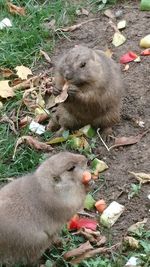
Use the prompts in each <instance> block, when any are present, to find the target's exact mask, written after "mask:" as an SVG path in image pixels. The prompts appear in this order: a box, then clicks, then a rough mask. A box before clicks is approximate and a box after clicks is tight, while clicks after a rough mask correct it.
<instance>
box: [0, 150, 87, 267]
mask: <svg viewBox="0 0 150 267" xmlns="http://www.w3.org/2000/svg"><path fill="white" fill-rule="evenodd" d="M86 168H87V160H86V158H85V157H84V156H82V155H77V154H73V153H70V152H60V153H58V154H56V155H53V156H52V157H50V158H49V159H47V160H46V161H44V162H43V163H42V164H41V165H40V166H39V167H38V168H37V170H36V171H35V172H33V173H32V174H27V175H25V176H23V177H20V178H18V179H16V180H15V181H13V182H11V183H9V184H8V185H6V186H4V187H3V188H2V189H1V190H0V263H5V264H9V263H10V266H12V265H13V264H17V263H23V264H32V263H35V262H36V261H37V260H38V258H40V256H41V255H42V253H43V252H44V251H45V250H46V249H47V248H48V247H49V246H50V245H51V243H52V241H53V238H54V236H55V235H56V233H58V232H59V230H60V229H61V227H62V225H63V224H64V223H66V222H67V221H68V220H69V219H70V218H71V217H72V216H73V215H74V214H75V213H76V212H77V211H78V210H79V209H80V208H82V205H83V201H84V198H85V194H86V190H85V187H84V185H83V184H82V175H83V172H84V170H85V169H86Z"/></svg>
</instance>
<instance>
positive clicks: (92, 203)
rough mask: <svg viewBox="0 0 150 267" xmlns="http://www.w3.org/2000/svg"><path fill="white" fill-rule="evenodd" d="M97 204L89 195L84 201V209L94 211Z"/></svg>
mask: <svg viewBox="0 0 150 267" xmlns="http://www.w3.org/2000/svg"><path fill="white" fill-rule="evenodd" d="M95 203H96V201H95V199H94V198H93V197H92V196H91V195H90V194H87V195H86V198H85V200H84V209H87V210H92V209H93V208H94V206H95Z"/></svg>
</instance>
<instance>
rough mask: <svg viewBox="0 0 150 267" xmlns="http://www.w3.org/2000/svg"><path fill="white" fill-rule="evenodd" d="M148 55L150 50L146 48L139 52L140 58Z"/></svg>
mask: <svg viewBox="0 0 150 267" xmlns="http://www.w3.org/2000/svg"><path fill="white" fill-rule="evenodd" d="M149 55H150V48H147V49H145V50H144V51H142V52H141V56H149Z"/></svg>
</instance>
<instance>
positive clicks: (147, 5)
mask: <svg viewBox="0 0 150 267" xmlns="http://www.w3.org/2000/svg"><path fill="white" fill-rule="evenodd" d="M140 10H142V11H150V1H149V0H141V4H140Z"/></svg>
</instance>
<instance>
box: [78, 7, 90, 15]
mask: <svg viewBox="0 0 150 267" xmlns="http://www.w3.org/2000/svg"><path fill="white" fill-rule="evenodd" d="M76 14H77V15H78V16H81V15H85V16H88V15H89V11H88V10H86V9H85V8H83V7H81V8H80V9H77V10H76Z"/></svg>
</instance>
